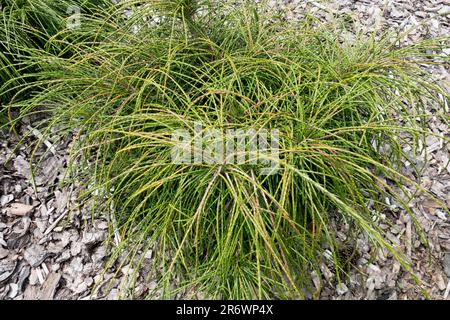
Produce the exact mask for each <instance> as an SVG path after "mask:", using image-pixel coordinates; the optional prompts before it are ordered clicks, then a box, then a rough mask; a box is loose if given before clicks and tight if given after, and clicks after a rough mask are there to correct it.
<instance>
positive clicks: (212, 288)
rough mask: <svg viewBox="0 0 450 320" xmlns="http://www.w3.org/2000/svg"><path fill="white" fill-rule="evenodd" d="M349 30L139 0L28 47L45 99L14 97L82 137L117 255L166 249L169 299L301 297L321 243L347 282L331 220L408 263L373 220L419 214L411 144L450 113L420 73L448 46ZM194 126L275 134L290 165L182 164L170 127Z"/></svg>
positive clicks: (252, 10)
mask: <svg viewBox="0 0 450 320" xmlns="http://www.w3.org/2000/svg"><path fill="white" fill-rule="evenodd" d="M127 7H132V8H134V15H133V16H132V17H131V18H130V19H128V20H127V19H124V17H123V14H122V12H123V9H124V8H127ZM218 13H220V14H218ZM345 31H346V30H345V28H344V27H343V26H342V25H339V24H326V25H324V24H317V22H316V21H314V20H312V19H306V20H305V21H304V22H303V23H301V24H296V25H294V24H290V23H289V22H286V21H285V20H283V19H272V21H269V17H268V16H265V15H264V14H262V13H259V12H258V10H257V8H256V7H254V6H251V5H248V6H241V7H238V8H237V9H233V8H230V7H226V6H225V5H223V4H217V3H216V4H212V3H210V2H205V3H202V2H199V1H186V0H185V1H125V2H122V3H121V4H119V5H116V6H114V7H113V8H110V10H105V11H104V13H103V16H101V15H98V16H95V15H93V16H91V18H89V19H87V20H86V21H84V22H83V26H82V27H81V28H79V29H74V30H71V31H70V32H65V33H63V34H62V35H61V37H59V39H58V40H54V42H55V43H59V42H61V43H70V48H69V49H70V51H71V52H72V54H70V55H68V56H64V55H61V54H56V53H54V52H52V51H48V50H29V51H27V55H26V56H27V57H29V59H28V60H27V65H33V66H38V72H37V73H36V74H35V75H34V76H35V77H36V78H37V79H39V81H36V82H34V83H33V84H32V85H31V86H30V88H29V89H31V90H33V92H38V94H35V95H34V96H33V98H32V99H29V100H27V101H24V102H22V103H17V104H16V105H15V106H14V107H16V108H18V109H19V110H21V112H22V115H26V114H29V113H31V112H35V111H36V107H40V108H41V109H44V111H46V112H50V114H51V118H50V119H49V120H47V121H46V122H45V123H44V124H43V125H44V126H46V127H50V128H51V127H54V128H58V130H61V132H63V133H64V132H66V133H67V134H70V133H73V132H74V131H76V132H77V133H76V142H77V143H76V147H75V149H74V150H73V155H74V159H75V158H77V159H78V156H79V155H84V158H83V159H84V160H85V162H74V165H73V167H72V169H73V171H75V173H76V174H78V175H79V174H80V170H81V169H80V168H81V167H83V168H86V167H87V169H86V171H84V173H85V176H86V177H87V179H88V181H87V186H88V195H89V196H91V195H94V194H96V195H97V199H98V200H99V202H98V204H99V205H101V206H99V207H97V208H96V210H99V211H101V212H106V211H108V210H109V209H110V208H112V209H113V210H112V212H111V214H112V215H113V216H114V218H115V219H113V220H114V221H116V223H117V224H116V225H114V224H113V225H112V226H111V228H112V229H114V228H117V235H118V236H119V237H120V239H121V242H120V244H119V246H118V248H117V252H116V254H117V256H119V255H125V256H126V257H127V259H128V260H131V261H133V263H135V264H139V263H140V262H141V261H142V260H141V258H142V257H141V255H140V254H139V253H140V252H145V251H146V250H147V249H150V248H152V249H153V252H154V253H155V257H154V267H155V270H154V272H151V273H149V277H151V276H158V277H159V279H160V280H161V282H160V284H161V285H162V286H163V287H164V289H165V291H164V292H165V295H164V297H165V298H168V297H171V296H172V295H173V294H174V293H176V292H192V291H195V292H203V293H205V294H206V295H207V297H211V298H226V299H229V298H233V299H235V298H274V297H275V298H303V297H304V296H305V294H306V293H307V292H308V290H309V286H310V283H311V282H310V274H311V271H313V270H314V271H316V272H317V273H318V274H320V273H321V271H320V268H319V264H320V262H321V261H322V260H323V259H324V252H325V249H327V248H328V249H329V250H330V251H331V252H332V257H331V258H332V260H333V261H334V264H335V267H336V273H337V275H338V279H340V277H341V276H342V275H343V272H344V268H345V266H344V265H343V264H342V263H341V261H342V259H341V248H340V246H341V245H342V244H341V243H339V242H338V241H337V239H336V236H335V234H334V229H333V228H332V223H331V221H332V220H333V219H337V220H338V221H340V222H341V223H346V224H348V225H350V226H351V228H352V230H355V231H357V232H359V231H361V232H365V233H367V234H368V235H369V238H370V240H371V241H372V243H373V244H374V245H375V246H381V247H385V248H388V249H389V250H390V251H391V252H392V254H393V255H394V256H395V257H396V258H397V259H399V261H401V263H402V264H403V266H404V267H405V268H407V269H408V265H407V263H406V262H405V261H406V260H405V259H404V257H403V256H402V254H401V253H399V252H397V250H396V248H395V247H394V245H393V244H392V243H390V242H389V240H388V239H387V238H386V237H385V236H384V234H383V231H382V230H380V229H379V227H378V226H377V224H376V223H375V222H374V221H375V220H376V219H375V218H376V217H377V216H378V215H380V213H381V212H382V211H383V210H388V209H389V208H388V206H387V205H386V204H385V202H384V199H385V197H386V196H389V197H391V198H393V199H395V201H396V202H398V203H400V204H401V205H402V206H403V207H404V209H405V210H406V211H408V212H409V208H408V201H409V200H410V199H411V198H412V197H413V196H414V192H415V191H417V189H418V188H419V186H418V185H417V184H416V183H415V182H414V181H411V180H410V179H408V178H407V177H406V176H405V175H403V174H402V172H401V161H402V160H404V159H407V158H408V156H407V155H406V154H404V153H403V150H402V144H403V143H405V141H407V139H411V143H412V147H413V150H416V147H417V142H418V140H419V139H421V138H422V137H423V136H424V133H425V131H426V126H425V124H426V121H427V117H428V116H429V115H427V113H426V112H425V106H427V105H428V104H432V105H434V106H435V109H436V113H435V116H443V117H447V115H443V108H442V103H443V101H442V99H440V98H439V94H442V95H443V96H444V99H448V97H449V96H448V92H446V91H445V90H444V89H443V88H442V87H441V86H440V85H439V84H437V83H434V82H433V81H432V80H431V78H430V75H429V74H428V73H427V72H426V71H424V70H423V69H422V68H421V65H426V64H446V65H447V66H448V59H446V58H445V59H446V60H443V59H444V58H442V57H438V56H437V55H433V54H430V53H429V52H430V50H434V51H436V52H438V51H439V50H440V48H441V47H442V46H445V45H447V46H448V40H449V39H448V38H441V39H430V40H425V41H422V42H419V43H416V44H413V45H409V46H402V47H400V46H398V45H396V43H397V42H396V41H394V42H392V43H391V42H389V40H388V39H390V38H391V36H392V35H386V36H385V37H381V40H379V39H378V40H376V39H375V37H374V36H373V35H372V36H365V35H362V34H360V35H357V38H356V40H353V41H350V40H349V39H348V38H346V37H345V34H346V32H345ZM401 37H402V35H398V39H400V38H401ZM65 39H67V41H65ZM70 39H72V40H70ZM73 39H76V41H73ZM52 43H53V42H52ZM195 122H199V123H201V124H202V126H203V128H204V129H205V130H206V129H208V128H218V129H227V128H240V129H244V130H246V129H249V128H256V129H259V128H265V129H277V130H279V131H280V160H279V163H278V164H279V166H280V167H281V169H282V170H281V172H280V173H279V174H276V175H272V176H265V175H262V174H261V172H260V170H259V168H258V167H255V166H251V165H236V164H222V165H221V164H212V165H207V164H202V165H176V164H173V163H172V161H171V150H172V147H173V141H172V140H171V136H172V133H173V131H174V130H176V129H180V128H182V129H185V128H192V127H193V125H194V123H195ZM48 130H50V129H48ZM75 163H76V164H77V165H76V166H75ZM384 178H385V179H387V180H389V181H392V182H393V185H397V189H396V190H394V189H393V187H392V185H388V184H387V183H386V182H385V181H386V180H385V179H384ZM406 185H409V186H413V188H412V189H411V188H406V187H405V186H406ZM398 190H401V192H399V191H398ZM103 200H104V201H103ZM127 259H126V260H127ZM124 263H125V262H124ZM174 284H175V285H174Z"/></svg>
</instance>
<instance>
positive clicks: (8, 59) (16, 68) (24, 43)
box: [0, 0, 109, 104]
mask: <svg viewBox="0 0 450 320" xmlns="http://www.w3.org/2000/svg"><path fill="white" fill-rule="evenodd" d="M108 3H109V1H107V0H62V1H54V0H20V1H17V0H4V1H1V8H0V104H2V103H3V104H6V103H8V102H9V101H10V99H11V98H12V97H13V96H14V94H15V93H17V91H18V89H19V88H20V87H21V86H22V85H24V84H26V83H27V82H29V81H30V79H29V78H28V77H27V75H29V74H30V73H33V72H35V71H36V66H35V65H29V64H25V61H26V57H25V56H24V55H27V54H28V52H29V51H30V50H32V49H43V50H46V51H51V50H53V52H55V54H56V53H58V52H61V51H62V49H63V46H62V44H61V43H59V44H58V46H56V47H55V46H54V43H53V45H50V43H49V41H50V39H52V37H56V36H57V35H58V33H60V32H62V31H63V30H65V29H66V27H67V21H68V19H70V16H71V14H72V13H73V12H72V11H71V8H73V7H74V6H76V7H79V8H80V13H81V14H89V15H92V14H93V13H94V12H95V11H97V10H99V9H101V8H102V7H105V6H106V5H107V4H108ZM17 98H23V97H17Z"/></svg>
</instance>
